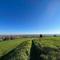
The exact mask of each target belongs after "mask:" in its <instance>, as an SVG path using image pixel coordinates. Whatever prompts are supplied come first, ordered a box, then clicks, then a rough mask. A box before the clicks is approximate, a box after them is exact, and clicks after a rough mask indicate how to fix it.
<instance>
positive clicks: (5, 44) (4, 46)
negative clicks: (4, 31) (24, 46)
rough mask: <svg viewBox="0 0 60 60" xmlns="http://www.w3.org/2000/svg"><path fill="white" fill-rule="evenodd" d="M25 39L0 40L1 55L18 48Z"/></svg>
mask: <svg viewBox="0 0 60 60" xmlns="http://www.w3.org/2000/svg"><path fill="white" fill-rule="evenodd" d="M23 41H24V40H9V41H2V42H0V57H1V56H3V55H5V54H7V53H8V52H10V51H11V50H12V49H14V48H16V47H17V46H18V45H19V44H20V43H22V42H23Z"/></svg>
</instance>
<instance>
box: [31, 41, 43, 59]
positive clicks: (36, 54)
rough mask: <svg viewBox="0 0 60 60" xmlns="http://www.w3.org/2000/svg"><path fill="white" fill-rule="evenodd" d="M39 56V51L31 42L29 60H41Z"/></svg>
mask: <svg viewBox="0 0 60 60" xmlns="http://www.w3.org/2000/svg"><path fill="white" fill-rule="evenodd" d="M40 55H41V51H40V49H39V48H38V47H37V46H36V45H35V44H34V41H32V47H31V51H30V60H42V58H41V57H40Z"/></svg>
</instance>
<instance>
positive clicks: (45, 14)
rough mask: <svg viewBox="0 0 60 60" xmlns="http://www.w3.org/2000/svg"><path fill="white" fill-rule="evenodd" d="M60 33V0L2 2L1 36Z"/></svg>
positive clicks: (14, 0) (0, 15) (0, 4)
mask: <svg viewBox="0 0 60 60" xmlns="http://www.w3.org/2000/svg"><path fill="white" fill-rule="evenodd" d="M28 33H30V34H31V33H44V34H45V33H46V34H51V33H52V34H59V33H60V1H59V0H0V34H28Z"/></svg>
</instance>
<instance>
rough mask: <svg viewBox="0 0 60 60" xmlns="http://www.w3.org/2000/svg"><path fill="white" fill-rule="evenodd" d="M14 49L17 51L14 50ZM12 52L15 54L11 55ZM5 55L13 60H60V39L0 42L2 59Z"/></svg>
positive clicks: (25, 39) (27, 39) (45, 38)
mask: <svg viewBox="0 0 60 60" xmlns="http://www.w3.org/2000/svg"><path fill="white" fill-rule="evenodd" d="M32 42H33V43H32ZM31 47H32V48H31ZM14 48H15V50H13V49H14ZM12 50H13V52H12V53H11V54H10V53H9V52H10V51H12ZM30 54H31V55H32V56H33V55H34V56H35V57H34V56H33V57H32V56H31V55H30ZM4 55H7V56H6V57H8V56H10V57H11V58H12V60H30V58H31V60H37V59H38V60H39V59H40V60H58V59H59V60H60V37H42V38H20V39H16V40H9V41H2V42H0V57H1V56H4ZM8 58H9V57H8ZM32 58H33V59H32ZM35 58H36V59H35ZM6 60H7V59H6Z"/></svg>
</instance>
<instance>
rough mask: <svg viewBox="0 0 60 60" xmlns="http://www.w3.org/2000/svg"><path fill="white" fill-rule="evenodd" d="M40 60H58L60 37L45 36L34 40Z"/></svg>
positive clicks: (59, 55) (59, 58)
mask: <svg viewBox="0 0 60 60" xmlns="http://www.w3.org/2000/svg"><path fill="white" fill-rule="evenodd" d="M34 44H35V47H37V50H38V51H37V52H38V53H39V52H40V59H41V60H60V37H49V38H47V37H45V38H39V40H34Z"/></svg>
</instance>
